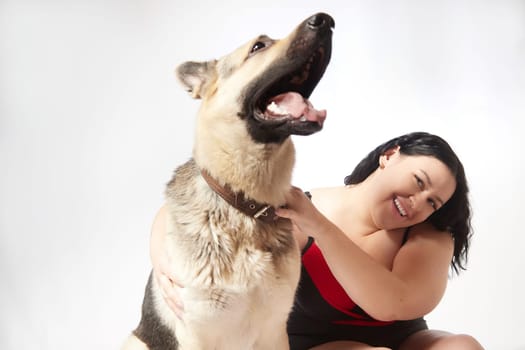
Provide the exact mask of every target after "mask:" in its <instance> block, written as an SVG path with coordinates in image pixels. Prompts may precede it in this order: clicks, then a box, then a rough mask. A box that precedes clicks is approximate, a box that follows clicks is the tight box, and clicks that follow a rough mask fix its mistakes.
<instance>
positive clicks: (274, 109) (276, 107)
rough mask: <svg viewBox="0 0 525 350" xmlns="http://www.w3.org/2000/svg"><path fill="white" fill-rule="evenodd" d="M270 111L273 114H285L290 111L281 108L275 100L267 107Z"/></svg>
mask: <svg viewBox="0 0 525 350" xmlns="http://www.w3.org/2000/svg"><path fill="white" fill-rule="evenodd" d="M266 108H267V109H268V110H269V111H270V112H272V113H273V114H278V115H285V114H287V113H288V112H287V111H286V110H284V109H283V108H281V107H280V106H279V105H278V104H277V103H275V101H272V102H271V103H270V104H269V105H268V107H266Z"/></svg>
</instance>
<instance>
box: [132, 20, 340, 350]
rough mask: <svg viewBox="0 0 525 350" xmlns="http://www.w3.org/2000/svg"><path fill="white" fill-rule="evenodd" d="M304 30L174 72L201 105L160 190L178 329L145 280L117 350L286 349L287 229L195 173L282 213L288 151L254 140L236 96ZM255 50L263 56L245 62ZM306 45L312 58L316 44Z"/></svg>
mask: <svg viewBox="0 0 525 350" xmlns="http://www.w3.org/2000/svg"><path fill="white" fill-rule="evenodd" d="M328 18H329V17H328ZM330 20H331V18H330ZM306 23H307V22H306V21H304V22H303V23H302V24H301V25H300V26H298V27H297V29H296V30H295V31H294V32H292V33H291V34H290V35H289V36H288V37H286V38H284V39H282V40H272V39H270V38H268V37H266V36H260V37H258V38H255V39H254V40H252V41H250V42H248V43H246V44H245V45H243V46H241V47H239V48H238V49H237V50H235V51H234V52H233V53H231V54H229V55H227V56H224V57H222V58H220V59H219V60H212V61H209V62H202V63H197V62H188V63H186V64H184V65H181V66H180V67H179V68H178V70H177V75H178V78H179V79H180V81H181V82H182V84H183V85H185V86H186V87H187V89H188V92H189V93H190V95H191V96H192V97H194V98H200V99H202V103H201V106H200V108H199V111H198V115H197V124H196V132H195V143H194V148H193V157H192V159H190V160H189V161H188V162H186V163H185V164H183V165H181V166H179V167H178V168H177V169H176V171H175V174H174V176H173V178H172V179H171V181H170V182H169V184H168V186H167V189H166V205H167V208H168V219H167V223H166V225H167V235H166V238H165V240H166V241H165V247H166V251H167V254H168V255H169V256H170V258H171V260H172V261H173V262H174V264H173V267H174V269H175V270H176V275H177V276H178V278H179V281H180V282H181V283H182V284H183V285H184V286H185V287H184V288H183V290H182V293H181V299H182V302H183V304H184V310H185V312H184V319H183V320H180V319H178V318H177V317H176V316H175V314H174V313H173V312H172V311H171V309H170V308H169V307H168V305H167V304H166V302H165V301H164V298H163V297H162V295H161V292H160V289H159V287H158V285H157V284H156V281H155V279H154V278H152V277H151V276H150V281H149V283H148V286H147V288H146V296H145V298H144V305H143V317H142V320H141V323H140V324H139V326H138V327H137V329H136V330H135V331H134V335H132V336H131V337H130V338H129V339H128V341H127V343H126V345H125V346H124V347H123V348H122V349H123V350H132V349H152V350H153V349H159V350H160V349H163V350H168V349H182V350H190V349H191V350H194V349H195V350H198V349H202V350H209V349H217V350H250V349H252V350H257V349H272V350H274V349H288V338H287V334H286V321H287V317H288V313H289V310H290V308H291V305H292V303H293V298H294V292H295V289H296V286H297V283H298V280H299V273H300V253H299V251H298V248H297V245H296V242H295V240H294V238H293V236H292V234H291V224H290V222H289V221H286V220H278V221H275V222H272V223H261V222H260V221H258V220H257V219H254V218H253V217H250V216H248V215H245V214H243V213H241V212H240V211H239V210H238V209H236V208H234V207H232V206H231V205H230V204H228V203H227V202H226V201H224V199H223V198H221V197H220V196H219V195H218V194H217V193H215V192H214V191H213V190H212V189H211V188H210V187H209V185H208V184H207V182H206V181H205V180H204V178H203V177H202V176H201V174H200V171H201V170H202V169H204V170H206V171H207V172H208V173H209V174H210V175H211V176H212V177H213V178H215V179H216V180H217V181H218V182H219V183H220V184H222V185H226V184H227V185H228V186H230V187H231V188H232V189H233V190H234V191H235V192H242V193H244V195H245V196H246V197H248V198H251V199H254V200H256V201H257V202H260V203H266V204H270V205H272V206H274V207H278V206H280V205H284V204H285V203H284V198H285V194H286V192H287V191H288V190H289V189H290V186H291V184H290V181H291V177H292V170H293V165H294V160H295V150H294V146H293V144H292V141H291V139H290V137H288V136H286V137H284V138H283V139H282V140H280V141H279V142H261V141H258V140H256V139H255V138H254V136H253V135H252V134H250V131H249V128H248V126H247V125H248V122H249V121H248V118H251V116H242V115H241V105H242V104H243V102H245V101H247V100H248V101H249V99H250V98H252V97H251V96H244V95H243V93H244V91H245V90H244V87H246V86H248V85H249V84H253V83H254V82H258V81H259V80H260V79H264V78H266V77H267V76H268V75H270V74H272V69H273V68H274V66H275V62H286V61H287V60H288V58H287V54H288V53H289V51H290V48H291V47H292V48H293V45H298V43H299V44H301V45H302V44H303V42H301V39H302V35H306V34H303V31H306V30H305V29H304V28H305V27H306ZM328 29H330V28H328ZM307 34H309V33H307ZM330 34H331V32H330ZM315 35H317V34H315ZM330 37H331V36H330ZM316 40H317V39H316ZM323 40H327V39H326V37H323ZM328 40H329V39H328ZM260 41H262V42H265V43H267V45H268V47H267V48H266V49H265V50H262V51H260V52H257V53H256V54H251V53H250V52H251V51H250V50H251V49H252V47H254V44H255V43H256V42H260ZM311 43H312V44H311V46H312V48H311V49H310V50H314V49H315V47H314V44H317V42H316V41H313V40H311ZM323 43H325V44H326V42H323ZM305 52H306V54H308V55H310V54H311V53H310V51H305ZM298 56H301V55H298ZM295 59H296V60H303V61H304V59H302V58H295ZM279 60H280V61H279ZM290 60H291V59H290ZM301 62H302V61H301ZM303 64H305V63H301V65H303ZM323 64H324V65H326V64H327V62H324V63H323ZM324 67H325V66H323V71H324ZM299 68H300V67H299ZM294 70H297V68H294ZM284 73H286V72H284ZM284 73H282V74H284ZM292 73H293V72H292ZM321 75H322V73H321ZM318 78H320V76H318ZM272 79H273V78H272ZM270 80H271V79H270ZM315 84H316V82H315ZM139 338H140V339H141V340H142V341H141V340H139ZM145 343H147V344H148V345H150V347H148V346H147V345H146V344H145ZM151 344H155V345H151Z"/></svg>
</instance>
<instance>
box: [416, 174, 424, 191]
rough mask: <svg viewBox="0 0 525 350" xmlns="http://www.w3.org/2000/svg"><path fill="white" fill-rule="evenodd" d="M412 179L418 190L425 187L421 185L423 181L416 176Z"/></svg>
mask: <svg viewBox="0 0 525 350" xmlns="http://www.w3.org/2000/svg"><path fill="white" fill-rule="evenodd" d="M414 177H415V178H416V183H417V187H419V188H420V189H423V187H424V186H425V184H424V183H423V180H421V179H420V178H419V176H417V175H414Z"/></svg>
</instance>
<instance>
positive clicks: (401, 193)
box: [372, 149, 456, 229]
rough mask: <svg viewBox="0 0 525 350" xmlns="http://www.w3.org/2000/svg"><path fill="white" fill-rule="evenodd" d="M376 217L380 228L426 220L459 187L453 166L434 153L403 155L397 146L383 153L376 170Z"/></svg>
mask: <svg viewBox="0 0 525 350" xmlns="http://www.w3.org/2000/svg"><path fill="white" fill-rule="evenodd" d="M376 172H377V176H376V177H375V179H374V180H375V181H376V183H375V185H374V186H375V187H374V188H377V190H375V191H374V200H375V201H379V203H377V202H376V203H375V204H374V207H373V208H374V209H373V210H372V217H373V220H374V222H375V223H376V225H377V227H379V228H382V229H395V228H401V227H409V226H411V225H415V224H418V223H421V222H423V221H425V220H426V219H427V218H428V217H429V216H430V215H431V214H432V213H434V211H436V210H439V208H441V207H442V206H443V204H445V203H446V202H447V201H448V200H449V199H450V197H452V194H453V193H454V191H455V189H456V180H455V178H454V177H453V176H452V173H451V172H450V170H449V168H448V167H447V166H446V165H445V164H444V163H443V162H441V161H440V160H438V159H437V158H434V157H431V156H408V155H403V154H401V153H400V152H399V150H398V149H393V150H391V151H389V152H387V154H385V155H383V156H381V158H380V164H379V168H378V170H377V171H376Z"/></svg>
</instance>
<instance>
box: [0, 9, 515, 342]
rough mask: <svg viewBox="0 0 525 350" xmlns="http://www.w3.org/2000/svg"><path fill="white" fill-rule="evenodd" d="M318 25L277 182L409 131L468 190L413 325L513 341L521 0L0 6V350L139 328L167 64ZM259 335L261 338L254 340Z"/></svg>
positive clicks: (316, 179)
mask: <svg viewBox="0 0 525 350" xmlns="http://www.w3.org/2000/svg"><path fill="white" fill-rule="evenodd" d="M320 10H321V11H325V12H328V13H330V14H332V15H333V17H334V18H335V21H336V29H335V33H334V48H333V56H332V63H331V65H330V66H329V68H328V70H327V72H326V74H325V77H324V79H323V81H322V82H321V84H320V85H319V86H318V89H317V90H316V92H315V93H314V95H313V96H312V98H311V101H312V102H313V104H314V105H315V106H316V107H317V108H326V109H327V110H328V119H327V121H326V124H325V128H324V130H323V131H322V132H321V133H319V134H316V135H314V136H311V137H308V138H301V137H297V138H295V141H296V148H297V165H296V171H295V175H294V183H295V184H296V185H298V186H301V187H303V188H304V189H308V188H312V187H318V186H333V185H339V184H342V180H343V178H344V176H345V175H347V174H348V173H349V172H350V171H351V170H352V169H353V167H354V165H355V164H356V163H357V162H358V161H359V160H360V159H361V158H362V157H363V156H364V155H365V154H366V153H368V152H369V151H370V150H371V149H372V148H373V147H375V146H376V145H378V144H379V143H381V142H383V141H386V140H387V139H390V138H391V137H394V136H398V135H399V134H402V133H405V132H410V131H416V130H424V131H429V132H432V133H436V134H439V135H441V136H443V137H444V138H446V139H447V140H448V141H449V142H450V143H451V145H452V146H453V147H454V148H455V149H456V151H457V153H458V154H459V155H460V157H461V158H462V160H463V162H464V165H465V167H466V170H467V175H468V177H469V180H470V186H471V190H472V191H471V192H472V204H473V209H474V228H475V235H474V239H473V242H472V249H471V255H470V264H469V269H468V271H466V272H465V273H463V274H461V275H460V276H459V277H454V278H452V279H451V281H450V283H449V287H448V290H447V293H446V295H445V297H444V298H443V300H442V302H441V304H440V305H439V306H438V307H437V309H436V310H435V311H434V312H432V313H431V314H430V315H429V316H428V321H429V324H430V326H431V327H432V328H439V329H446V330H450V331H454V332H465V333H469V334H472V335H474V336H475V337H477V338H478V339H479V340H480V341H481V342H482V343H483V344H484V345H485V346H486V348H487V349H497V350H501V349H509V350H510V349H512V350H517V349H522V350H523V349H525V340H523V329H524V323H525V322H524V321H523V315H524V314H525V302H524V299H523V297H522V296H523V295H525V285H524V281H523V277H522V276H523V270H524V267H525V262H524V261H525V260H524V258H523V250H524V246H525V239H524V238H523V235H524V231H523V227H522V222H523V220H522V217H523V210H524V209H525V206H524V205H523V200H524V198H525V192H524V186H523V180H524V179H525V174H524V165H523V163H524V160H525V157H524V156H523V149H524V146H525V145H524V141H523V135H522V134H523V127H522V125H521V124H522V123H523V121H522V120H520V119H523V117H524V116H525V113H524V112H525V97H524V95H525V3H524V2H523V1H506V0H500V1H496V0H494V1H489V0H483V1H481V0H477V1H476V0H470V1H465V0H458V1H452V0H445V1H416V0H414V1H388V0H384V1H379V0H371V1H370V0H347V1H339V2H333V1H316V2H310V1H305V0H296V1H283V0H264V1H259V3H255V2H253V3H252V4H250V2H249V1H229V2H228V1H205V0H201V1H191V0H189V1H188V0H186V1H180V0H172V1H168V0H107V1H102V0H91V1H88V0H84V1H80V0H73V1H58V0H57V1H53V0H34V1H33V2H32V1H30V0H1V1H0V167H1V171H0V234H1V236H0V239H1V240H0V273H1V280H0V310H1V311H0V349H13V350H15V349H16V350H19V349H31V350H33V349H49V350H58V349H75V350H81V349H117V348H118V346H119V345H120V343H121V342H122V340H123V339H124V338H125V337H126V335H127V334H128V332H129V331H130V330H131V329H132V328H133V327H135V326H136V324H137V322H138V320H139V317H140V305H141V302H142V296H143V288H144V285H145V282H146V278H147V275H148V273H149V269H150V261H149V256H148V243H149V229H150V225H151V222H152V219H153V216H154V214H155V212H156V210H157V209H158V208H159V206H160V205H161V203H162V200H163V189H164V185H165V183H166V182H167V181H168V179H169V178H170V176H171V172H172V171H173V169H174V168H175V167H176V166H177V165H179V164H181V163H182V162H184V161H186V160H187V159H188V158H189V157H190V155H191V148H192V138H193V125H194V118H193V116H194V114H195V111H196V109H197V106H198V103H197V102H196V101H194V100H191V99H190V98H189V97H188V96H187V95H186V93H185V92H184V91H183V89H182V88H181V87H180V86H179V85H178V83H177V82H176V80H175V78H174V75H173V71H174V68H175V66H176V65H177V64H179V63H181V62H183V61H185V60H206V59H211V58H215V57H219V56H222V55H223V54H226V53H228V52H230V51H232V50H233V49H235V48H236V47H238V46H240V45H241V44H242V43H244V42H246V41H247V40H249V39H251V38H252V37H254V36H256V35H258V34H260V33H266V34H268V35H270V36H272V37H274V38H280V37H282V36H284V35H286V34H288V33H289V32H290V31H291V29H292V28H293V27H295V26H296V25H297V24H298V23H299V22H300V21H302V20H303V19H304V18H306V17H307V16H308V15H310V14H313V13H315V12H317V11H320ZM269 336H271V335H269Z"/></svg>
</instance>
